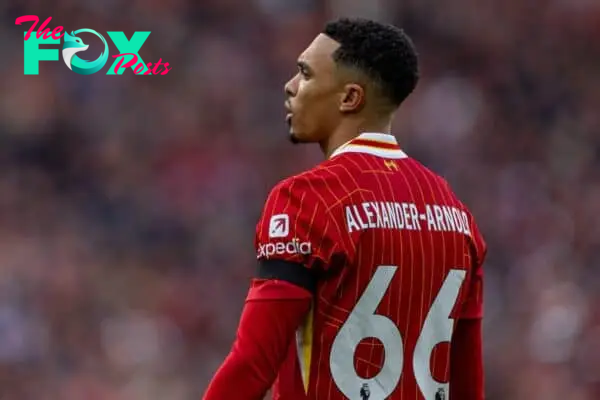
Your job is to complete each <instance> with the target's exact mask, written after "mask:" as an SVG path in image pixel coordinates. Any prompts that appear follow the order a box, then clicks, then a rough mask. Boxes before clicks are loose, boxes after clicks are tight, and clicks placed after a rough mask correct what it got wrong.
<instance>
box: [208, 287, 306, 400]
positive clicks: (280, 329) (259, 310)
mask: <svg viewBox="0 0 600 400" xmlns="http://www.w3.org/2000/svg"><path fill="white" fill-rule="evenodd" d="M311 301H312V295H311V293H310V292H308V291H306V290H305V289H303V288H300V287H298V286H295V285H292V284H290V283H287V282H284V281H278V280H268V281H265V280H255V281H254V282H253V284H252V288H251V289H250V292H249V293H248V297H247V299H246V304H245V306H244V310H243V311H242V316H241V319H240V324H239V327H238V332H237V338H236V340H235V342H234V344H233V347H232V349H231V352H230V353H229V355H228V356H227V358H226V359H225V361H224V363H223V365H222V366H221V367H220V368H219V370H218V371H217V373H216V374H215V376H214V378H213V380H212V381H211V383H210V385H209V387H208V389H207V391H206V393H205V395H204V397H203V399H204V400H229V399H236V400H262V399H263V398H264V396H265V394H266V393H267V391H268V390H269V389H270V388H271V386H272V385H273V382H274V381H275V378H276V377H277V374H278V372H279V369H280V366H281V363H282V362H283V361H284V359H285V358H286V357H287V354H288V349H289V348H290V345H291V343H292V341H293V340H294V338H295V332H296V330H297V329H298V327H299V326H300V324H301V323H302V321H303V320H304V318H305V317H306V314H307V313H308V311H309V309H310V305H311Z"/></svg>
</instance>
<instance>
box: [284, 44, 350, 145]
mask: <svg viewBox="0 0 600 400" xmlns="http://www.w3.org/2000/svg"><path fill="white" fill-rule="evenodd" d="M338 47H339V43H338V42H336V41H335V40H333V39H331V38H329V37H328V36H326V35H323V34H321V35H319V36H317V37H316V38H315V39H314V41H313V42H312V43H311V44H310V45H309V46H308V48H307V49H306V50H304V52H303V53H302V54H301V55H300V57H299V58H298V72H297V74H296V75H295V76H294V77H293V78H292V79H291V80H290V81H289V82H287V83H286V85H285V93H286V109H287V111H288V114H287V116H286V119H287V122H288V124H289V126H290V139H291V141H292V142H293V143H300V142H319V141H321V140H324V139H325V138H327V136H328V135H329V134H330V133H331V132H332V131H333V129H334V128H335V125H336V123H337V120H338V118H339V111H338V100H339V98H340V96H339V91H340V84H339V81H338V79H336V65H335V62H334V60H333V57H332V55H333V53H334V51H335V50H336V49H337V48H338Z"/></svg>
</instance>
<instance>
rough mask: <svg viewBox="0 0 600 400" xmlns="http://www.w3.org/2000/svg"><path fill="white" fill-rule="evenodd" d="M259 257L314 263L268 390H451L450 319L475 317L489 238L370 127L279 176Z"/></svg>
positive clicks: (435, 399)
mask: <svg viewBox="0 0 600 400" xmlns="http://www.w3.org/2000/svg"><path fill="white" fill-rule="evenodd" d="M255 244H256V250H257V257H258V259H280V260H286V261H292V262H299V263H302V264H303V265H304V266H305V267H306V268H311V269H314V270H315V271H318V273H319V274H320V281H319V285H318V290H317V294H316V296H315V299H314V302H313V307H312V311H311V312H310V314H309V316H308V317H307V320H306V321H305V323H304V325H303V326H302V328H301V329H300V330H299V332H298V334H297V340H296V342H295V343H293V346H291V347H290V351H289V354H288V357H287V359H286V361H285V363H284V365H283V366H282V368H281V370H280V372H279V376H278V378H277V381H276V383H275V385H274V387H273V398H274V399H281V400H296V399H318V400H334V399H335V400H337V399H346V398H348V399H357V400H366V399H371V400H373V399H426V400H430V399H431V400H439V399H446V398H448V393H449V385H451V384H452V383H451V382H448V380H449V378H448V377H449V367H450V346H451V345H452V344H451V339H452V333H453V329H454V326H455V320H456V319H460V318H475V319H478V318H482V308H483V299H482V279H483V272H482V263H483V259H484V257H485V243H484V241H483V239H482V237H481V235H480V234H479V232H478V230H477V227H476V225H475V222H474V220H473V217H472V216H471V214H470V213H469V211H468V210H467V209H466V207H465V206H464V205H463V204H462V203H461V202H460V201H459V200H458V199H457V198H456V196H455V195H454V194H453V192H452V190H451V189H450V187H449V186H448V184H447V183H446V181H444V180H443V179H442V178H441V177H439V176H437V175H436V174H434V173H432V172H431V171H430V170H428V169H427V168H425V167H424V166H422V165H421V164H420V163H418V162H417V161H415V160H414V159H411V158H409V157H407V155H406V154H405V153H404V152H403V151H402V150H401V149H400V148H399V146H398V145H397V143H396V140H395V138H394V137H393V136H390V135H384V134H375V133H365V134H362V135H360V136H359V137H358V138H356V139H354V140H352V141H350V142H348V143H347V144H345V145H343V146H341V147H340V148H339V149H337V150H336V151H335V152H334V154H333V155H332V156H331V157H330V159H329V160H327V161H325V162H323V163H321V164H320V165H318V166H317V167H315V168H313V169H312V170H310V171H307V172H305V173H302V174H300V175H297V176H294V177H291V178H289V179H286V180H284V181H282V182H281V183H280V184H278V185H277V186H276V187H275V188H274V189H273V190H272V192H271V193H270V195H269V198H268V200H267V202H266V205H265V208H264V211H263V215H262V218H261V219H260V222H259V223H258V225H257V234H256V243H255Z"/></svg>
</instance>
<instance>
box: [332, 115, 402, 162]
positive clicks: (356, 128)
mask: <svg viewBox="0 0 600 400" xmlns="http://www.w3.org/2000/svg"><path fill="white" fill-rule="evenodd" d="M365 132H372V133H387V134H390V133H391V132H392V121H391V118H390V119H386V120H379V121H370V122H367V121H342V123H340V125H339V126H338V127H337V128H336V129H335V130H334V131H333V132H332V134H331V135H330V136H329V137H328V138H327V139H326V140H324V141H322V142H321V143H320V145H321V150H322V151H323V153H324V154H325V158H329V157H331V155H332V154H333V152H334V151H335V150H336V149H337V148H339V147H340V146H342V145H343V144H345V143H347V142H349V141H350V140H352V139H354V138H356V137H357V136H359V135H360V134H361V133H365Z"/></svg>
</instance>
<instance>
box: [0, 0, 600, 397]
mask: <svg viewBox="0 0 600 400" xmlns="http://www.w3.org/2000/svg"><path fill="white" fill-rule="evenodd" d="M26 14H36V15H38V16H39V17H40V19H41V20H42V21H43V20H45V19H46V18H47V17H48V16H52V17H53V20H52V21H51V22H50V24H49V25H48V26H49V27H50V28H51V29H52V28H54V27H56V26H58V25H62V26H65V27H66V29H68V30H69V31H71V30H76V29H80V28H91V29H95V30H97V31H99V32H100V33H104V32H106V31H111V30H116V31H125V33H126V34H127V35H128V36H130V35H131V34H132V33H133V32H134V31H143V30H150V31H151V32H152V33H151V35H150V37H149V38H148V40H147V42H146V44H145V45H144V46H143V47H142V49H141V51H140V54H141V56H142V57H143V59H144V60H145V61H146V62H153V63H154V62H156V61H158V59H159V58H162V60H163V62H165V61H166V62H169V63H170V65H171V66H172V68H173V69H172V70H171V71H170V72H169V73H168V74H167V75H164V76H146V77H141V76H140V77H134V76H133V75H132V72H131V71H130V70H129V71H127V72H126V73H125V74H124V75H122V76H106V75H105V73H106V70H107V69H108V65H107V66H106V67H105V68H104V69H103V70H102V71H101V72H99V73H96V74H94V75H89V76H83V75H78V74H76V73H74V72H71V71H70V70H69V69H68V68H67V67H66V66H65V65H64V63H63V62H62V60H61V61H59V62H42V63H41V66H40V73H39V75H35V76H25V75H24V74H23V31H24V30H26V29H28V28H29V23H28V24H27V26H23V27H17V26H15V24H14V21H15V19H16V18H17V17H19V16H21V15H26ZM337 16H366V17H372V18H376V19H379V20H381V21H387V22H394V23H396V24H398V25H399V26H401V27H403V28H405V30H406V31H407V32H408V33H409V34H410V35H411V36H412V37H413V39H414V41H415V43H416V45H417V47H418V49H419V51H420V54H421V66H422V80H421V82H420V84H419V86H418V89H417V90H416V92H415V93H414V94H413V96H411V97H410V99H409V100H408V101H407V102H406V104H405V105H404V107H403V108H402V111H401V112H400V113H399V114H398V118H397V122H396V124H395V128H394V132H395V134H396V136H397V137H398V138H399V141H400V143H401V145H402V147H403V148H404V150H405V151H406V152H407V153H408V154H409V155H411V156H413V157H415V158H417V159H419V160H420V161H422V162H423V163H425V164H426V165H428V166H430V167H431V168H432V169H434V170H435V171H437V172H438V173H440V174H441V175H443V176H445V177H446V178H447V179H448V180H449V181H450V182H451V184H452V185H453V186H454V188H455V190H456V192H457V193H458V194H459V196H460V197H461V198H462V199H463V200H464V202H465V203H466V204H467V205H468V206H469V207H470V208H471V209H472V211H473V212H474V214H475V216H476V218H477V220H478V223H479V225H480V228H481V230H482V232H483V234H484V235H485V238H486V240H487V242H488V245H489V255H488V262H487V264H486V266H485V274H486V288H485V289H486V318H485V353H486V354H485V364H486V377H487V398H488V399H490V400H492V399H493V400H499V399H508V400H521V399H523V400H525V399H527V400H534V399H541V400H588V399H597V398H599V396H600V308H599V305H600V291H599V288H600V269H599V264H600V219H599V215H600V117H599V116H598V109H599V107H600V74H599V73H598V71H600V46H598V42H599V41H600V2H598V1H597V0H505V1H502V0H453V1H444V0H402V1H394V0H369V1H364V0H329V1H318V0H248V1H243V0H198V1H190V0H168V1H167V0H144V1H142V0H138V1H124V0H104V1H89V0H79V1H76V0H56V1H42V0H3V1H2V2H0V17H1V18H2V24H0V49H1V51H2V58H3V60H4V61H3V62H1V63H0V73H1V75H0V87H1V89H2V92H1V95H0V399H2V400H83V399H86V400H155V399H156V400H158V399H169V400H188V399H190V400H191V399H197V398H198V397H199V395H200V393H202V391H203V390H204V388H205V386H206V384H207V382H208V381H209V379H210V377H211V375H212V373H213V372H214V370H215V368H216V367H217V366H218V365H219V363H220V362H221V361H222V359H223V357H224V356H225V355H226V353H227V352H228V350H229V346H230V344H231V341H232V339H233V338H234V335H235V329H236V326H237V321H238V317H239V313H240V311H241V308H242V304H243V300H244V297H245V294H246V292H247V288H248V282H249V277H251V276H252V274H253V273H254V268H255V261H254V260H255V253H254V249H253V239H254V227H255V224H256V222H257V219H258V217H259V215H260V212H261V208H262V205H263V202H264V200H265V198H266V196H267V194H268V192H269V190H270V188H271V187H272V186H273V185H274V184H275V183H276V182H277V181H278V180H280V179H282V178H285V177H287V176H289V175H291V174H294V173H297V172H300V171H302V170H304V169H307V168H310V167H311V166H313V165H314V164H316V163H318V162H320V161H321V157H322V156H321V154H320V152H319V149H318V147H317V146H297V147H295V146H292V145H291V144H290V143H289V142H288V139H287V127H286V125H285V121H284V114H285V113H284V110H283V84H284V83H285V82H286V80H287V79H288V78H289V77H290V76H291V75H292V74H294V73H295V69H296V66H295V60H296V57H297V55H298V54H299V53H300V52H301V51H302V50H303V49H304V48H305V46H306V45H307V44H308V43H309V42H310V41H311V40H312V38H313V37H314V36H315V35H316V34H317V33H318V32H319V31H320V29H321V28H322V26H323V24H324V22H325V21H327V20H328V19H331V18H334V17H337ZM82 38H83V39H84V41H85V40H86V39H87V40H88V41H89V43H90V44H92V47H91V48H90V50H89V51H88V53H90V54H88V53H86V56H88V57H89V59H93V58H95V57H96V56H97V55H98V54H99V53H100V46H99V45H98V44H99V42H98V43H96V44H97V45H96V47H95V48H94V43H95V42H94V40H97V39H94V37H93V36H85V35H82ZM111 46H112V43H111ZM94 52H95V54H94ZM111 54H116V49H115V48H114V47H111ZM110 60H112V57H111V58H110ZM110 60H109V61H110ZM457 400H458V399H457Z"/></svg>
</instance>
